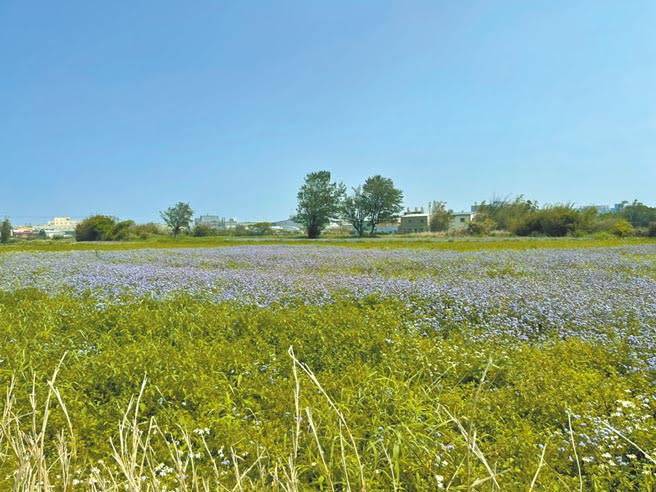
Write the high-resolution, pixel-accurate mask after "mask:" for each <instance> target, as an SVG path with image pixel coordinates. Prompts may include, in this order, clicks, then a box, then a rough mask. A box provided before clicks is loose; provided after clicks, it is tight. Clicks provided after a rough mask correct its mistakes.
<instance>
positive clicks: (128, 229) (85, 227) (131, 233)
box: [75, 215, 160, 242]
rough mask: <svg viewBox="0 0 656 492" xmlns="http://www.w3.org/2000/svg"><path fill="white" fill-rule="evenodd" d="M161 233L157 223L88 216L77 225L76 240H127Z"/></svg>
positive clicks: (145, 237) (104, 216) (105, 216)
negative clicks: (139, 222) (138, 222)
mask: <svg viewBox="0 0 656 492" xmlns="http://www.w3.org/2000/svg"><path fill="white" fill-rule="evenodd" d="M157 234H160V231H159V229H158V227H157V225H155V224H135V222H134V221H133V220H123V221H120V222H117V221H116V219H115V218H113V217H108V216H107V215H93V216H91V217H87V218H86V219H84V220H83V221H82V222H80V223H79V224H78V225H77V227H75V240H76V241H80V242H86V241H127V240H137V239H141V240H144V239H147V238H149V237H150V236H153V235H157Z"/></svg>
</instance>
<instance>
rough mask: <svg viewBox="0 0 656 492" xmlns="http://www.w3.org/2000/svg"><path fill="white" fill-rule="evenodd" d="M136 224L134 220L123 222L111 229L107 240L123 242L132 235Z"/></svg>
mask: <svg viewBox="0 0 656 492" xmlns="http://www.w3.org/2000/svg"><path fill="white" fill-rule="evenodd" d="M135 227H136V224H135V223H134V220H124V221H121V222H119V223H118V224H116V225H115V226H114V227H112V231H111V233H110V236H109V237H108V238H107V239H109V240H111V241H125V240H126V239H130V237H131V236H133V235H134V228H135Z"/></svg>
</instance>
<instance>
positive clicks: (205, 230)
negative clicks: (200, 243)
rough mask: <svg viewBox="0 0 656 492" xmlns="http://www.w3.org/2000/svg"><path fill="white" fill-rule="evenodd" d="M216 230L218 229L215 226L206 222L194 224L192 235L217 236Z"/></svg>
mask: <svg viewBox="0 0 656 492" xmlns="http://www.w3.org/2000/svg"><path fill="white" fill-rule="evenodd" d="M218 232H219V231H218V230H217V229H216V228H215V227H212V226H208V225H206V224H196V225H195V226H194V229H193V231H192V233H193V235H194V236H196V237H206V236H217V235H218Z"/></svg>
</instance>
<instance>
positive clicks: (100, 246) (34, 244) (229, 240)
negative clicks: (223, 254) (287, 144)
mask: <svg viewBox="0 0 656 492" xmlns="http://www.w3.org/2000/svg"><path fill="white" fill-rule="evenodd" d="M137 227H140V226H137ZM306 244H313V245H315V246H326V247H345V248H356V249H405V248H419V249H434V250H447V251H477V250H505V249H513V250H525V249H541V248H555V249H572V248H606V247H615V246H624V245H638V244H653V239H651V238H647V237H644V238H643V237H627V238H619V237H615V236H613V235H601V236H587V237H580V238H579V237H564V238H547V237H477V236H462V237H457V238H451V237H448V238H445V237H433V236H430V235H425V234H415V235H403V236H386V237H384V238H364V239H356V238H343V237H333V238H331V237H325V238H322V239H319V240H312V241H310V240H308V239H304V238H301V237H280V238H278V237H271V236H264V237H237V236H205V237H193V236H180V237H178V238H177V239H174V238H173V237H171V236H163V235H161V234H160V235H148V236H147V238H146V239H137V240H134V241H130V242H97V243H88V242H82V243H76V242H74V241H66V240H57V241H53V240H32V241H17V242H13V243H10V244H7V245H4V246H3V247H2V248H0V254H1V253H3V252H12V251H85V250H87V251H89V250H91V251H95V250H98V251H112V250H131V249H140V248H180V247H185V248H221V247H230V246H240V245H299V246H301V245H306Z"/></svg>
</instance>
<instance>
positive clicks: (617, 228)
mask: <svg viewBox="0 0 656 492" xmlns="http://www.w3.org/2000/svg"><path fill="white" fill-rule="evenodd" d="M608 232H610V233H611V234H613V235H615V236H617V237H627V236H632V235H633V233H634V230H633V226H632V225H631V223H630V222H629V221H628V220H625V219H618V220H616V221H614V223H613V225H612V226H611V227H610V229H609V230H608Z"/></svg>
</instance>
